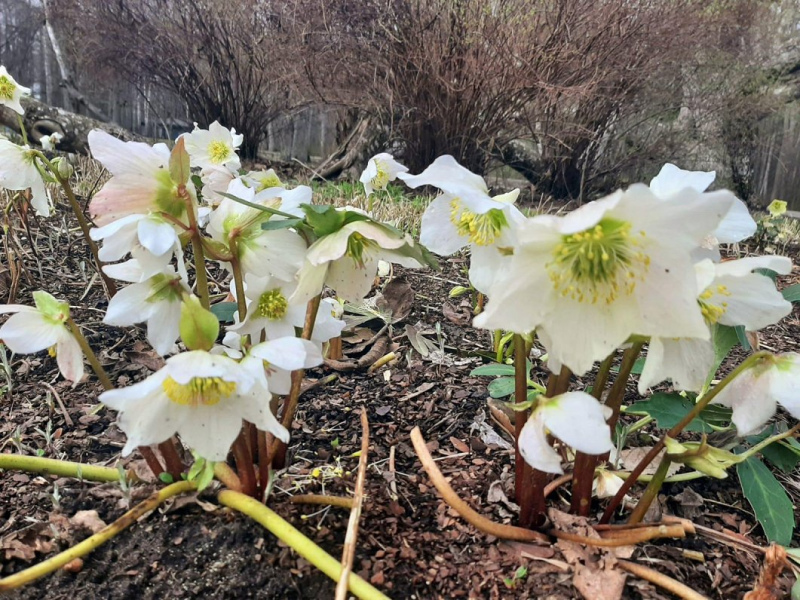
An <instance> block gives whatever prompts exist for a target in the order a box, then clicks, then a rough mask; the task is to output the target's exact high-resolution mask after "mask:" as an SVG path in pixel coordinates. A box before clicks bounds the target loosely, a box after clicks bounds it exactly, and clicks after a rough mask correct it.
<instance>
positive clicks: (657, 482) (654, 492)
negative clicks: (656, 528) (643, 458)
mask: <svg viewBox="0 0 800 600" xmlns="http://www.w3.org/2000/svg"><path fill="white" fill-rule="evenodd" d="M670 464H672V460H670V458H669V456H668V455H664V458H662V459H661V464H659V465H658V469H656V472H655V474H654V475H653V478H652V479H651V480H650V483H648V484H647V488H646V489H645V490H644V493H643V494H642V497H641V498H639V502H638V503H637V504H636V508H634V509H633V512H632V513H631V516H630V518H629V519H628V524H629V525H634V524H636V523H641V522H642V519H644V516H645V514H646V513H647V509H648V508H650V505H651V504H652V503H653V500H655V499H656V496H658V492H659V490H660V489H661V486H662V485H664V479H666V477H667V472H668V471H669V466H670Z"/></svg>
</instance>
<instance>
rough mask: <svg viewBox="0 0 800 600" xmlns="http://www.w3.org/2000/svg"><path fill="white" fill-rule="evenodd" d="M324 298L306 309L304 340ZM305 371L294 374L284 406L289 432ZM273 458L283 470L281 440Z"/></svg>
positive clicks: (313, 301)
mask: <svg viewBox="0 0 800 600" xmlns="http://www.w3.org/2000/svg"><path fill="white" fill-rule="evenodd" d="M321 300H322V296H321V295H318V296H315V297H314V298H312V299H311V300H309V302H308V308H307V309H306V320H305V323H303V334H302V336H301V337H302V338H303V339H304V340H310V339H311V334H312V333H313V332H314V322H315V321H316V320H317V311H318V310H319V303H320V301H321ZM304 374H305V371H304V370H303V369H299V370H297V371H294V372H293V373H292V387H291V388H290V389H289V396H288V397H287V398H286V402H285V403H284V406H283V416H282V417H281V423H282V424H283V426H284V427H286V429H288V430H289V431H291V430H292V421H293V420H294V413H295V412H296V411H297V403H298V402H299V401H300V389H301V386H302V384H303V375H304ZM270 456H271V457H272V466H273V467H274V468H276V469H282V468H283V467H284V464H285V463H286V444H284V443H283V442H282V441H281V440H275V444H274V445H273V447H272V452H270Z"/></svg>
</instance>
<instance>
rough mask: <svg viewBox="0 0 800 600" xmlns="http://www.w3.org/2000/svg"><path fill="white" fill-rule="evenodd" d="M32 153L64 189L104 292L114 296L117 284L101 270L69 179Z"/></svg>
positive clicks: (46, 159)
mask: <svg viewBox="0 0 800 600" xmlns="http://www.w3.org/2000/svg"><path fill="white" fill-rule="evenodd" d="M34 155H35V156H36V157H37V158H38V159H39V160H41V161H42V162H43V163H44V164H45V166H47V168H48V170H49V171H50V173H52V175H53V177H55V178H56V181H58V184H59V185H60V186H61V189H63V190H64V195H65V196H66V197H67V200H68V201H69V205H70V207H71V208H72V212H73V213H75V218H76V219H77V220H78V225H80V228H81V232H82V233H83V239H84V240H85V241H86V244H87V245H88V246H89V250H90V251H91V253H92V258H94V262H95V265H96V266H97V272H98V274H99V275H100V279H101V280H102V281H103V285H104V286H105V288H106V294H107V296H108V298H109V300H110V299H111V298H113V297H114V294H116V293H117V284H116V283H115V282H114V280H113V279H111V278H110V277H109V276H108V275H106V274H105V272H104V271H103V263H102V261H101V260H100V253H99V250H98V249H97V244H95V242H94V240H93V239H92V238H91V236H90V235H89V222H88V221H87V220H86V216H85V215H84V214H83V210H82V209H81V205H80V204H79V203H78V199H77V198H76V197H75V192H74V191H72V186H71V185H70V184H69V180H68V179H64V178H63V177H61V175H60V174H59V172H58V169H56V168H55V166H53V163H51V162H50V159H48V158H47V157H46V156H45V155H44V154H42V153H41V152H39V151H38V150H34Z"/></svg>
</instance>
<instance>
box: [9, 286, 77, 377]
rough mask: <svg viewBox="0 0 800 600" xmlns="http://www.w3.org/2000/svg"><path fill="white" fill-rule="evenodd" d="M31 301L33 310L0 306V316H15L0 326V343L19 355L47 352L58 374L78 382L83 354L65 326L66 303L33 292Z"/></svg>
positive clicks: (13, 306)
mask: <svg viewBox="0 0 800 600" xmlns="http://www.w3.org/2000/svg"><path fill="white" fill-rule="evenodd" d="M33 301H34V303H35V304H36V308H33V307H31V306H24V305H21V304H5V305H0V314H4V313H16V314H14V315H12V316H11V317H10V318H9V319H8V321H6V322H5V324H4V325H3V326H2V327H0V341H2V342H3V343H4V344H5V345H6V346H8V347H9V348H10V349H11V351H12V352H16V353H19V354H33V353H34V352H39V351H40V350H45V349H47V350H48V351H49V352H50V355H51V356H55V357H56V361H57V362H58V369H59V371H61V374H62V375H63V376H64V377H66V378H67V379H69V380H70V381H72V382H74V383H78V382H79V381H80V380H81V377H83V352H82V351H81V347H80V345H79V344H78V341H77V340H76V339H75V336H74V335H72V332H71V331H70V330H69V328H68V327H67V319H68V318H69V304H67V303H66V302H59V301H58V300H56V299H55V298H54V297H53V296H51V295H50V294H48V293H47V292H42V291H38V292H34V293H33Z"/></svg>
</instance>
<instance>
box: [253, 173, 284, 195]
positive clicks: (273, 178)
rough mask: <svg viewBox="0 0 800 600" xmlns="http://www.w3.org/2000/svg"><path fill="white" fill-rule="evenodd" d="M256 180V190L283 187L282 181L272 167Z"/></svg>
mask: <svg viewBox="0 0 800 600" xmlns="http://www.w3.org/2000/svg"><path fill="white" fill-rule="evenodd" d="M256 181H258V187H257V188H256V192H261V191H264V190H266V189H268V188H274V187H283V182H282V181H281V180H280V178H279V177H278V176H277V175H276V174H275V171H273V170H272V169H270V170H269V171H267V172H266V173H264V174H262V175H260V176H259V177H257V178H256Z"/></svg>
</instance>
